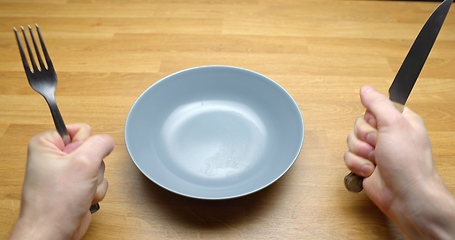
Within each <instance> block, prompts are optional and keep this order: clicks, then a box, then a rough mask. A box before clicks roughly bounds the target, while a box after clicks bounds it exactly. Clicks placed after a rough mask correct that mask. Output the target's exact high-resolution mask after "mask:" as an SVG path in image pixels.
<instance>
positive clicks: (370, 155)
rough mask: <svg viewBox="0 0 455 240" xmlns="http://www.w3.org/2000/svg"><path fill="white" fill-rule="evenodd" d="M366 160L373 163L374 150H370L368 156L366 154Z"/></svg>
mask: <svg viewBox="0 0 455 240" xmlns="http://www.w3.org/2000/svg"><path fill="white" fill-rule="evenodd" d="M368 159H369V160H370V161H374V160H375V157H374V150H372V151H371V152H370V153H369V154H368Z"/></svg>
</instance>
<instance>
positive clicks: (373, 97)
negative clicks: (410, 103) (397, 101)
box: [360, 86, 402, 128]
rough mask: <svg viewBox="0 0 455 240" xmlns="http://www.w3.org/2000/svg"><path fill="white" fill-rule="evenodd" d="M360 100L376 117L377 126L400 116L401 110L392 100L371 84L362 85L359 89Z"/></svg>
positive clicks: (386, 123) (387, 123) (388, 122)
mask: <svg viewBox="0 0 455 240" xmlns="http://www.w3.org/2000/svg"><path fill="white" fill-rule="evenodd" d="M360 100H361V101H362V104H363V106H365V108H366V109H367V111H368V112H370V113H371V114H372V115H373V116H374V118H375V119H376V121H377V122H376V124H377V127H378V128H379V127H380V125H389V124H390V123H391V122H394V121H395V119H397V118H400V117H402V115H401V112H400V111H398V109H397V108H396V107H395V105H394V104H393V103H392V101H390V100H389V99H388V98H387V97H386V96H385V95H384V94H382V93H379V92H378V91H376V89H374V88H373V87H371V86H364V87H362V88H361V89H360Z"/></svg>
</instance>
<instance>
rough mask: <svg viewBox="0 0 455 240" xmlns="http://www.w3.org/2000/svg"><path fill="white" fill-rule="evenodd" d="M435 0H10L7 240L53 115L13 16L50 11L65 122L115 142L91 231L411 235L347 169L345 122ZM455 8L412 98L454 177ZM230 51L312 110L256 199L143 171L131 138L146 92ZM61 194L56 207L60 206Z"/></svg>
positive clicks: (1, 90)
mask: <svg viewBox="0 0 455 240" xmlns="http://www.w3.org/2000/svg"><path fill="white" fill-rule="evenodd" d="M437 4H438V3H435V2H421V1H419V2H413V1H404V2H395V1H343V0H337V1H330V3H326V2H325V1H319V0H314V1H310V0H306V1H303V0H302V1H294V0H234V1H223V0H213V1H202V0H155V1H149V0H130V1H128V0H43V1H40V3H37V1H33V0H20V1H17V0H0V80H1V84H0V101H1V102H0V112H1V115H0V178H1V179H2V180H1V181H0V212H1V214H0V226H1V229H2V230H1V231H0V238H1V239H4V238H6V237H7V236H8V235H9V233H10V231H11V229H12V227H13V226H14V222H15V220H16V218H17V215H18V213H19V206H20V196H21V185H22V181H23V175H24V165H25V159H26V151H27V148H26V146H27V142H28V140H29V139H30V138H31V137H32V136H34V135H35V134H37V133H39V132H41V131H44V130H48V129H52V128H53V123H52V120H51V117H50V114H49V110H48V107H47V105H46V104H45V102H44V100H43V99H42V97H41V96H39V95H38V94H36V93H35V92H34V91H33V90H32V89H31V88H30V87H29V85H28V83H27V80H26V77H25V74H24V71H23V67H22V64H21V61H20V57H19V53H18V49H17V45H16V42H15V38H14V34H13V27H20V26H21V25H24V26H25V25H27V24H34V23H38V24H39V25H40V27H41V30H42V32H43V35H44V38H45V41H46V45H47V47H48V50H49V52H50V55H51V57H52V59H53V62H54V65H55V67H56V69H57V73H58V76H59V85H58V89H57V101H58V103H59V106H60V110H61V112H62V115H63V116H64V118H65V121H66V122H67V123H73V122H85V123H88V124H90V125H91V126H92V127H93V131H94V133H108V134H110V135H112V136H113V138H114V139H115V142H116V146H115V150H114V151H113V152H112V154H111V155H110V156H108V157H107V158H106V159H105V161H106V174H105V175H106V178H107V179H108V180H109V183H110V187H109V191H108V194H107V196H106V198H105V199H104V201H103V202H102V203H101V210H100V211H99V212H97V213H96V214H95V215H94V216H93V222H92V225H91V227H90V229H89V231H88V233H87V235H86V237H85V239H402V238H404V236H403V234H402V233H400V231H399V230H398V229H397V227H396V226H395V225H394V224H393V223H391V222H390V221H389V220H388V219H387V218H386V217H385V216H384V215H383V214H382V213H381V212H380V211H379V210H378V209H377V208H376V207H375V206H374V204H372V203H371V202H370V201H369V200H368V198H367V197H366V196H365V194H363V193H360V194H353V193H350V192H348V191H347V190H346V189H345V188H344V185H343V177H344V176H345V175H346V174H347V173H348V172H349V171H348V170H347V169H346V167H345V166H344V161H343V153H344V151H345V150H346V142H345V139H346V136H347V134H348V133H349V132H350V131H351V129H352V127H353V123H354V120H355V118H356V117H357V116H358V115H360V114H362V113H363V112H364V108H363V107H362V106H361V104H360V102H359V98H358V91H359V89H360V87H361V86H362V85H365V84H370V85H373V86H375V87H376V88H377V89H378V90H380V91H381V92H383V93H385V94H386V93H387V89H388V87H389V85H390V83H391V81H392V80H393V78H394V76H395V73H396V72H397V70H398V68H399V67H400V64H401V63H402V61H403V59H404V57H405V55H406V53H407V51H408V49H409V47H410V46H411V44H412V42H413V40H414V38H415V37H416V35H417V33H418V32H419V30H420V29H421V27H422V26H423V24H424V22H425V21H426V19H427V18H428V16H429V15H430V14H431V12H432V11H433V10H434V9H435V8H436V6H437ZM454 11H455V9H452V11H451V12H449V15H448V17H447V19H446V22H445V25H444V26H443V28H442V30H441V33H440V35H439V37H438V40H437V42H436V43H435V45H434V48H433V50H432V52H431V54H430V56H429V59H428V61H427V63H426V65H425V67H424V69H423V71H422V73H421V75H420V79H419V81H418V82H417V84H416V86H415V88H414V90H413V92H412V94H411V96H410V98H409V100H408V106H409V107H410V108H412V109H413V110H415V111H416V112H417V113H419V114H420V115H421V116H422V117H423V118H424V120H425V123H426V126H427V128H428V131H429V134H430V138H431V141H432V145H433V148H434V155H435V162H436V165H437V168H438V171H439V173H440V174H441V176H442V178H443V179H444V180H445V181H446V184H447V186H448V188H449V189H450V190H452V191H453V190H455V178H454V177H453V176H454V174H455V164H454V163H453V157H454V156H455V148H454V147H453V145H454V144H455V134H454V132H455V123H454V121H453V117H454V115H455V107H454V103H455V94H454V93H453V91H454V90H455V71H454V64H455V12H454ZM201 65H232V66H239V67H244V68H247V69H251V70H254V71H257V72H259V73H262V74H264V75H266V76H268V77H270V78H272V79H274V80H275V81H276V82H277V83H278V84H280V85H281V86H282V87H283V88H285V89H286V90H287V91H288V92H289V93H290V94H291V96H292V97H293V98H294V99H295V101H296V102H297V104H298V106H299V108H300V110H301V113H302V116H303V118H304V122H305V142H304V144H303V146H302V151H301V153H300V155H299V157H298V159H297V161H296V162H295V164H294V165H293V167H292V168H291V169H290V170H289V171H288V172H287V173H286V174H285V175H284V176H283V177H282V178H281V179H279V180H278V181H277V182H275V183H274V184H272V185H271V186H269V187H268V188H266V189H264V190H262V191H259V192H257V193H254V194H251V195H248V196H246V197H242V198H237V199H232V200H223V201H204V200H197V199H191V198H186V197H182V196H179V195H176V194H173V193H170V192H168V191H166V190H164V189H162V188H160V187H158V186H157V185H155V184H154V183H152V182H151V181H149V180H148V179H147V178H145V177H144V176H143V175H142V174H141V173H140V171H139V170H138V169H137V168H136V167H135V165H134V164H133V162H132V160H131V158H130V157H129V155H128V152H127V150H126V147H125V140H124V124H125V119H126V117H127V114H128V111H129V109H130V108H131V106H132V104H133V103H134V101H135V100H136V99H137V97H138V96H139V95H140V94H141V93H142V92H143V91H144V90H145V89H146V88H147V87H149V86H150V85H152V84H153V83H155V82H156V81H158V80H159V79H161V78H163V77H165V76H166V75H169V74H171V73H173V72H176V71H179V70H182V69H185V68H189V67H195V66H201ZM57 207H58V206H57Z"/></svg>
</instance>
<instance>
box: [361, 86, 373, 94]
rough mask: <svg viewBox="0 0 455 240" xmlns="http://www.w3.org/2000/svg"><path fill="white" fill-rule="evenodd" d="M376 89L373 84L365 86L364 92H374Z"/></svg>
mask: <svg viewBox="0 0 455 240" xmlns="http://www.w3.org/2000/svg"><path fill="white" fill-rule="evenodd" d="M373 90H374V88H373V87H372V86H364V87H363V92H364V93H369V92H372V91H373Z"/></svg>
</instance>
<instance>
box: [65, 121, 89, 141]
mask: <svg viewBox="0 0 455 240" xmlns="http://www.w3.org/2000/svg"><path fill="white" fill-rule="evenodd" d="M66 128H67V129H68V133H69V134H70V136H71V140H72V142H83V141H85V140H87V138H89V137H90V135H91V134H92V129H91V127H90V126H89V125H88V124H85V123H75V124H68V125H67V126H66Z"/></svg>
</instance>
